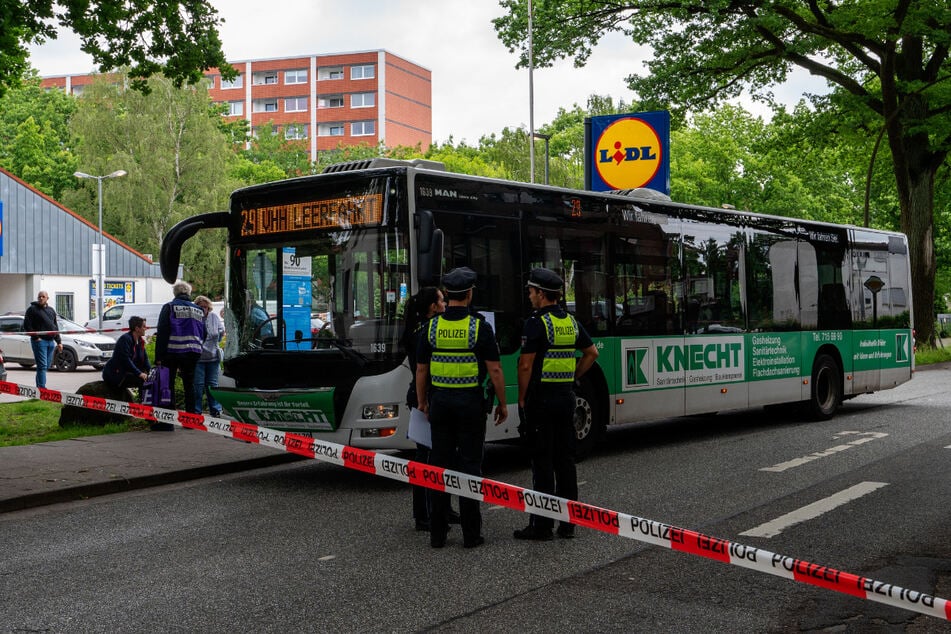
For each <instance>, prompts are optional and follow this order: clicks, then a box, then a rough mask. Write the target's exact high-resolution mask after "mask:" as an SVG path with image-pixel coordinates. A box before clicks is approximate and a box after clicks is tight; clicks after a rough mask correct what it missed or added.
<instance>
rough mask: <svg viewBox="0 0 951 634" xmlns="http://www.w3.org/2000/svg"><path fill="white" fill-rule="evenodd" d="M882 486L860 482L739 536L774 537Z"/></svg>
mask: <svg viewBox="0 0 951 634" xmlns="http://www.w3.org/2000/svg"><path fill="white" fill-rule="evenodd" d="M884 486H888V483H887V482H860V483H859V484H856V485H855V486H853V487H849V488H848V489H845V490H844V491H839V492H838V493H836V494H835V495H830V496H829V497H827V498H824V499H821V500H819V501H818V502H813V503H812V504H807V505H806V506H804V507H802V508H801V509H796V510H795V511H792V512H791V513H786V514H785V515H781V516H780V517H777V518H776V519H774V520H772V521H771V522H766V523H765V524H760V525H759V526H757V527H756V528H751V529H750V530H748V531H744V532H742V533H740V535H742V536H743V537H775V536H776V535H779V534H780V533H782V532H783V530H785V529H787V528H789V527H790V526H795V525H796V524H799V523H801V522H805V521H807V520H812V519H815V518H817V517H819V516H820V515H822V514H823V513H828V512H829V511H831V510H833V509H835V508H837V507H839V506H842V505H843V504H847V503H849V502H851V501H852V500H857V499H858V498H860V497H862V496H863V495H868V494H869V493H872V492H873V491H876V490H878V489H881V488H882V487H884Z"/></svg>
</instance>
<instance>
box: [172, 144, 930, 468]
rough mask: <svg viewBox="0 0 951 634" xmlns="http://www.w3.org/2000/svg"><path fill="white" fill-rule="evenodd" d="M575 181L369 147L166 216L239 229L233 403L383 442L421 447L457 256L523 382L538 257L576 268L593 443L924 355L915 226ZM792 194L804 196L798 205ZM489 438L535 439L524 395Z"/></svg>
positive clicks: (510, 391) (874, 383)
mask: <svg viewBox="0 0 951 634" xmlns="http://www.w3.org/2000/svg"><path fill="white" fill-rule="evenodd" d="M649 194H656V192H645V191H643V190H642V191H633V192H607V193H595V192H589V191H576V190H570V189H564V188H558V187H550V186H546V185H535V184H526V183H517V182H508V181H503V180H498V179H490V178H482V177H476V176H468V175H462V174H454V173H449V172H447V171H445V170H444V169H443V168H442V166H441V164H439V163H434V162H431V161H423V160H420V159H417V160H415V161H396V160H392V159H372V160H368V161H359V162H353V163H347V164H342V165H338V166H331V167H329V168H328V169H327V170H325V172H324V173H322V174H318V175H314V176H306V177H301V178H294V179H289V180H284V181H279V182H273V183H267V184H263V185H255V186H251V187H246V188H243V189H239V190H237V191H235V192H234V193H233V194H232V196H231V200H230V210H229V211H223V212H214V213H207V214H202V215H198V216H194V217H191V218H188V219H186V220H183V221H182V222H180V223H179V224H177V225H176V226H175V227H173V228H172V229H171V230H169V232H168V234H167V235H166V236H165V239H164V241H163V244H162V249H161V269H162V274H163V277H164V278H165V279H166V280H167V281H168V282H169V283H172V282H173V281H174V280H175V278H176V274H177V272H178V269H179V263H180V256H181V250H182V245H183V244H184V242H185V241H186V240H188V239H189V238H191V237H192V236H194V235H195V234H196V233H198V232H200V231H205V230H215V229H224V230H226V231H227V236H228V238H227V245H228V247H227V248H228V267H227V296H226V297H227V298H226V303H225V310H224V313H225V325H226V329H227V336H226V345H225V351H224V362H223V372H222V377H221V381H220V385H219V388H218V390H217V391H216V392H215V396H216V398H217V399H218V400H219V401H220V402H221V403H222V404H223V406H224V408H225V410H226V411H227V413H228V414H229V415H230V416H232V417H233V418H234V419H236V420H238V421H241V422H246V423H254V424H258V425H262V426H267V427H272V428H276V429H280V430H286V431H294V432H297V433H304V434H311V435H312V436H314V437H319V438H322V439H325V440H329V441H332V442H337V443H341V444H348V445H351V446H356V447H363V448H374V449H405V448H410V447H411V446H412V445H413V443H412V441H411V440H409V439H408V438H407V425H408V419H409V412H408V411H407V408H406V405H405V402H406V392H407V386H408V384H409V382H410V379H411V375H410V370H409V365H408V363H407V359H406V355H405V353H404V351H403V350H401V349H400V345H399V340H400V335H401V333H402V330H403V323H404V322H403V314H402V309H403V307H404V305H405V303H406V300H407V299H408V297H409V296H410V295H411V294H412V293H415V292H416V291H417V290H418V289H419V288H420V287H422V286H425V285H436V284H438V283H439V281H440V276H441V274H442V272H443V271H448V270H450V269H452V268H454V267H457V266H468V267H470V268H472V269H473V270H475V271H476V272H477V274H478V282H477V286H476V290H475V297H474V300H473V301H474V308H475V309H476V310H478V311H479V312H480V313H482V314H483V315H484V316H485V318H486V319H487V320H488V321H489V322H490V323H491V324H492V325H493V327H494V330H495V332H496V336H497V340H498V345H499V349H500V352H501V355H502V367H503V371H504V373H505V382H506V396H507V399H508V402H509V403H515V402H516V397H517V381H516V370H515V368H516V361H517V357H518V354H519V346H520V341H521V331H522V325H523V322H524V319H525V317H526V316H527V315H529V314H530V310H531V308H530V305H529V303H528V299H527V294H526V291H525V282H526V280H527V276H528V273H529V271H531V269H532V268H534V267H547V268H550V269H552V270H554V271H556V272H558V273H559V274H560V275H561V276H562V278H563V279H564V280H565V294H564V300H565V305H566V307H567V308H569V309H570V310H571V312H573V313H574V315H575V317H576V319H577V320H578V321H579V322H580V323H581V324H583V325H584V327H585V328H586V329H587V331H588V332H589V333H590V334H591V336H592V339H593V340H594V342H595V345H596V346H597V348H598V350H599V352H600V356H599V358H598V361H597V364H596V365H595V366H594V367H593V368H592V369H591V371H589V372H588V373H587V374H586V375H585V376H584V377H583V378H582V379H581V381H580V383H579V384H578V385H577V386H576V388H575V391H576V397H577V403H576V411H575V427H576V431H577V438H578V451H579V456H583V455H585V454H587V453H588V452H589V451H590V450H591V448H592V446H593V445H594V444H595V442H596V441H597V440H598V439H599V438H600V437H601V436H602V435H603V432H604V430H605V429H606V428H607V427H608V426H610V425H619V424H627V423H637V422H641V421H654V420H658V419H671V418H676V417H681V416H688V415H695V414H705V413H716V412H721V413H722V412H727V411H730V410H738V409H748V408H756V407H762V406H769V405H774V404H780V403H798V404H801V405H802V406H804V408H805V409H806V411H807V412H808V413H809V414H810V415H811V416H812V417H815V418H817V419H827V418H829V417H831V416H833V415H834V414H835V412H836V410H837V409H838V408H839V406H840V405H841V403H842V402H843V400H845V399H849V398H852V397H855V396H857V395H859V394H864V393H869V392H875V391H877V390H883V389H888V388H892V387H895V386H897V385H899V384H901V383H903V382H905V381H908V380H909V379H910V378H911V376H912V372H913V370H914V355H913V333H912V325H913V324H912V313H911V305H912V303H911V283H910V280H911V277H910V271H909V258H908V244H907V240H906V238H905V236H904V235H902V234H899V233H890V232H886V231H877V230H871V229H865V228H860V227H855V226H843V225H835V224H829V223H822V222H813V221H808V220H798V219H795V218H790V217H779V216H766V215H758V214H754V213H746V212H739V211H732V210H726V209H717V208H710V207H701V206H696V205H687V204H680V203H675V202H672V201H670V200H669V198H667V197H664V196H663V195H656V196H652V195H649ZM790 211H795V210H790ZM514 410H515V408H512V415H510V417H509V420H508V421H507V422H506V423H505V424H503V425H501V426H498V427H496V426H495V425H493V424H491V421H490V420H489V418H488V417H487V425H486V436H487V440H490V441H496V440H504V439H515V438H517V437H518V432H517V426H518V415H517V413H515V411H514Z"/></svg>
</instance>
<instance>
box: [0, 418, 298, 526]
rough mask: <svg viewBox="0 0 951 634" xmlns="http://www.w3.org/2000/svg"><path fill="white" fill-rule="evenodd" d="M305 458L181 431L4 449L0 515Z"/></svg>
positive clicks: (0, 450)
mask: <svg viewBox="0 0 951 634" xmlns="http://www.w3.org/2000/svg"><path fill="white" fill-rule="evenodd" d="M303 459H304V458H302V457H301V456H297V455H294V454H289V453H284V452H280V451H276V450H274V449H270V448H267V447H260V446H258V445H254V444H248V443H244V442H239V441H236V440H232V439H229V438H225V437H222V436H219V435H217V434H209V433H205V432H201V431H193V430H182V428H180V427H176V428H175V431H174V432H150V431H135V432H127V433H122V434H109V435H106V436H88V437H85V438H76V439H73V440H58V441H56V442H46V443H39V444H35V445H23V446H17V447H0V513H8V512H10V511H17V510H21V509H26V508H31V507H35V506H43V505H46V504H56V503H59V502H70V501H76V500H82V499H85V498H89V497H94V496H97V495H107V494H110V493H120V492H122V491H131V490H133V489H140V488H144V487H150V486H158V485H162V484H170V483H174V482H183V481H186V480H193V479H195V478H204V477H208V476H213V475H220V474H224V473H233V472H236V471H244V470H247V469H258V468H261V467H269V466H272V465H278V464H285V463H288V462H293V461H295V460H303Z"/></svg>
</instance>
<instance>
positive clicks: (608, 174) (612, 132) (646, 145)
mask: <svg viewBox="0 0 951 634" xmlns="http://www.w3.org/2000/svg"><path fill="white" fill-rule="evenodd" d="M585 128H586V129H585V146H586V153H585V156H586V159H585V187H586V188H587V189H589V190H592V191H611V190H615V189H633V188H635V187H649V188H650V189H656V190H657V191H659V192H662V193H664V194H669V193H670V113H669V112H667V111H666V110H656V111H652V112H640V113H631V114H621V115H607V116H603V117H590V118H588V119H585Z"/></svg>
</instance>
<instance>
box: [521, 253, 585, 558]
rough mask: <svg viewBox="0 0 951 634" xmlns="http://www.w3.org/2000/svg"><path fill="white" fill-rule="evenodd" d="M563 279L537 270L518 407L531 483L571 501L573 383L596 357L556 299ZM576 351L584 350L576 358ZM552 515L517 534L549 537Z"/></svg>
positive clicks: (574, 482) (562, 532)
mask: <svg viewBox="0 0 951 634" xmlns="http://www.w3.org/2000/svg"><path fill="white" fill-rule="evenodd" d="M563 286H564V283H563V282H562V280H561V277H559V276H558V274H557V273H555V272H554V271H550V270H549V269H541V268H539V269H533V270H532V272H531V275H530V276H529V278H528V299H529V301H530V302H531V303H532V308H534V309H535V312H534V313H532V316H531V317H529V318H528V320H527V321H526V322H525V328H524V330H523V331H522V351H521V355H520V356H519V358H518V406H519V416H520V417H522V416H524V419H523V420H520V429H523V430H524V432H525V434H526V436H527V442H528V445H529V451H530V453H531V457H532V488H533V489H535V490H536V491H540V492H542V493H550V494H554V495H557V496H558V497H562V498H567V499H569V500H577V499H578V478H577V474H576V472H575V427H574V410H575V395H574V392H573V391H572V387H573V386H574V382H575V380H576V379H577V378H579V377H580V376H581V375H583V374H584V373H585V372H587V371H588V369H589V368H590V367H591V365H592V364H593V363H594V362H595V360H596V359H597V358H598V350H597V348H595V346H594V344H593V343H592V342H591V337H589V336H588V333H587V332H585V330H584V328H583V327H582V326H581V325H580V324H579V323H578V322H577V321H575V318H574V317H573V316H572V315H569V314H568V313H566V312H565V311H564V309H562V308H561V306H559V305H558V304H557V302H558V300H559V298H560V297H561V293H562V287H563ZM575 350H581V358H580V359H577V360H576V357H575ZM554 523H555V522H554V520H552V519H551V518H548V517H540V516H538V515H532V516H530V519H529V524H528V526H527V527H525V528H522V529H519V530H516V531H515V532H514V536H515V539H528V540H533V541H549V540H551V539H552V538H553V535H552V527H553V525H554ZM574 529H575V527H574V525H573V524H569V523H567V522H562V523H561V524H560V525H559V526H558V535H559V537H565V538H570V537H574V534H575V531H574Z"/></svg>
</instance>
